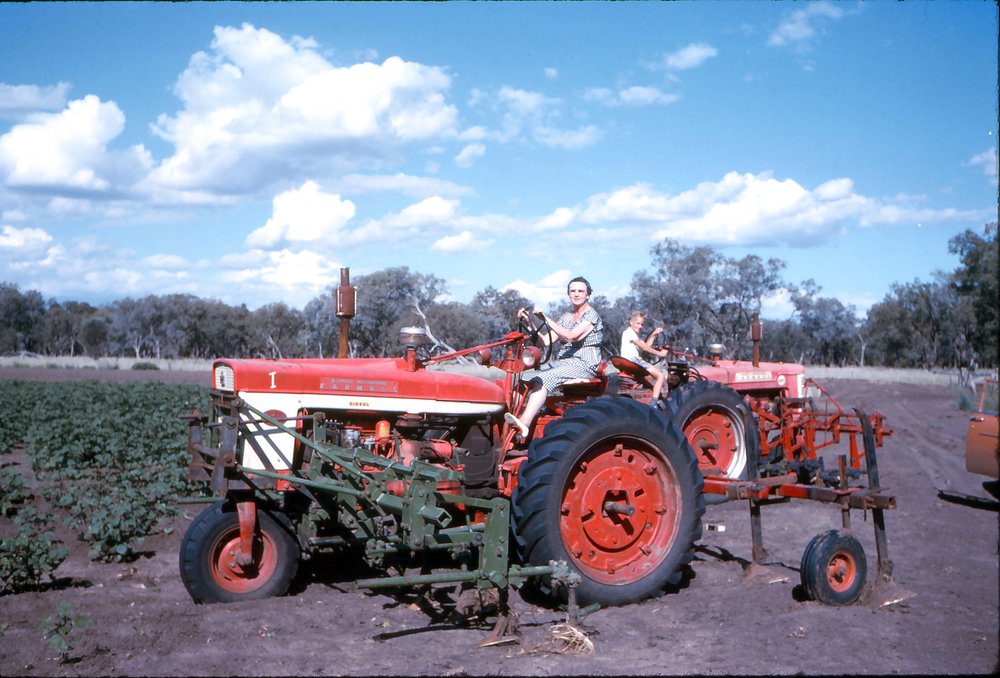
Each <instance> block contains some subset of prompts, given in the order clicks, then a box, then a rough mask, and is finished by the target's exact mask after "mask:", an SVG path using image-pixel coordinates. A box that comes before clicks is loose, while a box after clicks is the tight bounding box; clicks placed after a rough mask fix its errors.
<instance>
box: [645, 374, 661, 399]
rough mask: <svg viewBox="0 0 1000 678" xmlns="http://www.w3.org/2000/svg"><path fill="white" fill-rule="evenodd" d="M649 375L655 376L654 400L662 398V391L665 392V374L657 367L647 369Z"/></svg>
mask: <svg viewBox="0 0 1000 678" xmlns="http://www.w3.org/2000/svg"><path fill="white" fill-rule="evenodd" d="M647 369H648V370H649V373H650V374H651V375H653V378H654V379H655V380H656V382H655V383H654V384H653V400H656V399H657V398H659V397H660V391H661V390H663V378H664V377H663V372H661V371H660V370H658V369H656V368H655V367H650V368H647Z"/></svg>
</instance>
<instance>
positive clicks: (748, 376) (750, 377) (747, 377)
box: [736, 371, 771, 382]
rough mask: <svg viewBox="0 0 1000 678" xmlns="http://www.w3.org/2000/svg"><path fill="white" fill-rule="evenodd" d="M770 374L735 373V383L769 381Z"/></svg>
mask: <svg viewBox="0 0 1000 678" xmlns="http://www.w3.org/2000/svg"><path fill="white" fill-rule="evenodd" d="M770 380H771V373H770V372H769V371H768V372H737V373H736V381H737V382H744V381H770Z"/></svg>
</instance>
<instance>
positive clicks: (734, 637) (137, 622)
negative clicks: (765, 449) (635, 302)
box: [0, 370, 1000, 676]
mask: <svg viewBox="0 0 1000 678" xmlns="http://www.w3.org/2000/svg"><path fill="white" fill-rule="evenodd" d="M46 373H61V374H62V378H66V375H67V374H68V375H69V376H70V377H72V376H74V375H72V374H71V373H68V372H62V371H59V370H41V371H37V372H35V371H33V372H32V376H39V375H40V376H41V377H42V378H45V377H46V376H50V377H51V378H57V377H55V376H54V374H52V375H48V374H46ZM136 374H137V373H134V372H127V371H118V372H108V373H106V374H104V375H97V374H96V373H91V374H90V375H88V376H87V377H86V378H119V379H127V378H138V377H136ZM138 376H139V377H141V378H147V379H148V378H154V379H155V378H159V379H164V380H167V379H170V380H175V379H180V380H192V381H193V383H204V382H205V375H203V374H195V375H187V377H186V378H182V377H178V373H156V372H146V373H138ZM0 378H5V379H12V378H27V375H26V373H25V372H24V370H2V371H0ZM824 386H825V387H827V389H828V390H829V391H830V392H831V393H832V395H833V396H834V397H835V398H837V399H838V400H839V401H840V402H841V403H842V404H843V405H845V406H846V407H854V406H860V407H862V408H864V409H865V410H866V411H869V412H871V411H874V410H879V411H881V412H882V413H883V414H885V415H886V416H887V418H888V422H889V425H890V426H891V427H892V428H893V429H894V431H895V434H894V435H893V436H892V437H890V438H888V439H887V441H886V445H885V447H884V448H882V450H880V454H879V462H880V470H881V475H882V484H883V485H884V486H886V487H887V488H889V489H890V491H891V492H893V493H894V494H895V495H896V497H897V503H898V508H896V509H894V510H890V511H888V512H887V514H886V524H887V529H888V540H889V556H890V558H891V559H892V561H893V563H894V573H893V581H892V583H891V584H888V585H881V586H872V584H873V583H874V582H875V580H876V579H877V577H876V575H875V572H876V561H875V544H874V539H873V535H872V529H871V527H872V524H871V516H870V515H869V516H866V515H865V514H862V513H860V512H857V511H855V512H853V514H852V519H853V523H852V526H853V528H854V531H855V533H856V534H857V536H858V537H859V538H860V539H861V541H862V543H863V544H864V547H865V550H866V552H867V554H868V569H869V577H868V580H869V584H870V586H869V589H868V590H867V591H866V594H865V596H864V597H863V598H862V601H861V602H859V603H858V604H855V605H852V606H849V607H839V608H837V607H826V606H823V605H821V604H819V603H815V602H812V601H805V602H803V601H801V600H800V598H801V596H800V595H799V586H798V584H799V571H798V570H799V559H800V557H801V554H802V551H803V549H804V548H805V546H806V544H807V543H808V541H809V539H810V538H811V537H812V536H813V535H815V534H817V533H819V532H821V531H824V530H827V529H830V528H836V527H839V525H840V514H839V511H838V510H837V509H835V508H833V507H831V506H829V505H823V504H816V503H811V502H792V503H788V504H781V505H774V506H765V507H764V508H763V518H764V522H763V532H764V543H765V546H766V547H767V549H768V553H769V555H768V558H767V565H766V566H765V567H763V568H756V567H748V565H749V560H750V557H751V541H750V529H749V514H748V511H747V506H746V504H745V502H730V503H728V504H723V505H720V506H714V507H709V509H708V511H707V512H706V515H705V521H706V523H711V524H713V525H716V526H718V525H724V526H725V530H724V531H706V532H705V534H704V537H703V539H702V542H701V544H700V546H699V548H698V551H697V557H696V559H695V561H694V562H693V563H692V567H691V570H690V573H689V576H688V578H687V579H686V581H685V583H684V585H683V586H682V588H681V589H680V590H679V591H676V592H671V593H668V594H667V595H665V596H663V597H662V598H659V599H656V600H649V601H646V602H644V603H642V604H638V605H631V606H627V607H621V608H612V609H605V610H600V611H598V612H596V613H595V614H593V615H591V616H589V617H587V618H586V620H585V622H584V623H585V626H586V627H587V629H588V630H589V631H590V639H591V640H592V641H593V643H594V648H595V649H594V652H593V654H589V655H579V654H563V653H557V652H552V651H550V650H551V646H550V645H549V641H550V639H551V638H552V633H551V631H552V628H553V625H554V624H556V623H557V622H560V621H563V619H564V617H563V615H562V614H561V613H559V612H557V611H553V610H549V609H545V608H540V607H536V606H535V605H533V604H531V603H529V602H526V601H525V600H524V599H522V598H521V597H520V596H518V595H517V594H514V595H513V596H512V600H513V603H514V607H515V610H516V611H517V612H518V614H519V616H520V621H521V624H522V632H521V640H520V643H519V644H516V645H500V646H493V647H485V648H480V647H478V645H479V644H480V643H481V642H482V641H483V640H484V639H485V637H486V634H487V632H488V631H489V627H488V626H472V627H461V626H454V625H450V624H448V623H446V622H442V621H440V620H437V619H433V618H431V617H429V616H428V615H427V614H425V613H424V612H422V611H421V610H420V608H419V606H417V605H416V604H414V601H413V598H412V597H398V596H391V595H386V594H383V593H371V592H367V591H365V590H359V589H356V588H355V587H354V586H353V585H352V583H351V581H352V576H353V574H352V571H351V569H350V565H348V564H346V563H338V562H336V561H334V562H329V561H328V562H326V563H324V564H323V566H322V567H311V568H310V567H307V568H305V573H304V575H303V576H301V577H300V581H298V583H297V584H296V586H295V588H294V590H293V592H292V594H291V595H289V596H286V597H284V598H280V599H272V600H267V601H263V602H252V603H239V604H232V605H204V606H196V605H194V604H192V602H191V600H190V598H189V597H188V595H187V593H186V591H185V589H184V586H183V584H182V583H181V580H180V577H179V575H178V571H177V553H178V545H179V543H180V541H181V537H182V535H183V531H184V530H185V529H186V526H187V524H188V523H189V522H190V520H191V518H193V517H194V515H195V514H196V513H197V511H198V510H199V509H198V507H193V508H191V509H190V511H189V512H188V515H187V516H185V518H183V519H177V520H176V521H174V522H173V524H171V525H168V526H164V528H165V529H164V531H163V532H162V533H160V534H158V535H155V536H153V537H151V538H148V539H147V540H146V541H145V542H144V544H143V546H142V548H143V549H145V553H144V555H143V557H141V558H140V559H139V560H137V561H136V562H133V563H128V564H112V565H101V564H96V563H92V562H90V561H89V560H88V559H87V557H86V549H85V548H79V547H77V548H74V551H73V555H72V556H71V557H70V558H69V559H68V560H67V561H66V562H65V563H63V565H62V566H60V568H59V569H58V570H57V572H56V575H57V576H58V577H59V580H60V585H59V586H56V587H52V588H50V589H48V590H45V591H42V592H31V593H22V594H19V595H11V596H5V597H2V598H0V674H2V675H4V676H15V675H26V676H38V675H54V676H76V675H79V676H97V675H126V676H144V675H169V676H189V675H193V676H229V675H296V676H305V675H445V676H460V675H621V674H632V675H636V674H645V675H663V674H698V675H706V674H718V675H731V674H742V675H761V674H796V673H800V674H807V675H818V674H833V675H851V674H877V675H885V674H912V675H924V674H989V673H994V672H996V671H997V670H998V668H1000V666H998V606H1000V594H998V591H1000V584H998V558H997V555H998V552H997V539H998V515H1000V514H998V513H997V512H996V510H995V508H990V507H989V503H988V501H987V500H988V499H989V495H988V494H987V493H986V492H985V491H984V489H983V487H982V485H981V483H982V481H983V480H984V479H983V478H980V477H977V476H972V475H969V474H967V473H966V472H965V468H964V462H963V446H964V439H965V426H966V422H967V420H968V415H967V414H966V413H964V412H962V411H960V410H959V409H958V408H957V398H956V392H955V390H954V389H953V388H945V387H935V386H915V385H908V384H870V383H866V382H862V381H848V380H838V381H826V382H824ZM962 494H967V495H973V496H975V497H980V498H982V500H983V501H982V502H981V503H980V502H975V501H966V502H960V501H957V500H956V497H959V496H961V495H962ZM67 601H68V602H72V603H74V605H75V606H76V614H77V615H79V616H86V617H89V618H90V619H91V620H92V621H93V625H92V626H91V627H90V628H89V629H87V630H86V631H83V632H81V634H80V636H79V640H78V641H77V644H76V647H75V648H74V650H73V652H72V653H71V658H70V661H69V662H67V663H59V662H58V661H56V660H55V659H53V658H52V657H53V656H54V652H53V650H52V649H50V648H49V646H48V644H47V643H46V641H45V640H43V638H42V634H41V632H40V630H39V628H38V625H39V622H40V621H41V619H42V618H44V617H45V616H47V615H50V614H52V613H53V612H54V611H55V610H56V608H57V607H58V606H59V605H60V604H61V603H64V602H67Z"/></svg>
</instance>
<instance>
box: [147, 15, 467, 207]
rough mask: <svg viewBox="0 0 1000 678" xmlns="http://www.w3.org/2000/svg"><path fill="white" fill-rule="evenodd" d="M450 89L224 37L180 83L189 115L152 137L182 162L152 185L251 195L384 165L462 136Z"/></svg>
mask: <svg viewBox="0 0 1000 678" xmlns="http://www.w3.org/2000/svg"><path fill="white" fill-rule="evenodd" d="M449 86H450V77H449V76H448V74H447V73H446V72H445V71H444V70H442V69H440V68H437V67H432V66H424V65H422V64H418V63H411V62H407V61H404V60H402V59H400V58H398V57H390V58H388V59H386V60H385V61H384V62H382V63H381V64H375V63H367V62H366V63H359V64H354V65H352V66H348V67H343V68H342V67H336V66H333V65H331V64H330V63H328V62H327V61H326V60H325V59H324V58H323V57H322V56H321V55H320V54H319V52H318V49H317V45H316V43H315V42H314V41H312V40H308V39H303V38H297V37H296V38H292V39H290V40H287V41H286V40H283V39H282V38H281V37H279V36H277V35H275V34H274V33H271V32H270V31H267V30H265V29H257V28H255V27H253V26H251V25H249V24H244V25H243V26H242V27H240V28H221V27H220V28H216V30H215V40H214V41H213V42H212V46H211V51H210V53H205V52H199V53H197V54H195V55H194V56H193V57H192V58H191V60H190V62H189V64H188V67H187V69H186V70H185V71H184V73H182V74H181V76H180V77H179V78H178V81H177V84H176V86H175V92H176V93H177V95H178V96H179V97H180V99H181V101H182V102H183V104H184V108H183V110H181V111H179V112H178V113H177V114H175V115H173V116H167V115H162V116H160V117H159V119H158V121H157V123H156V125H155V126H154V127H153V131H154V132H155V133H156V134H158V135H159V136H160V137H162V138H163V139H165V140H166V141H168V142H170V143H172V144H174V146H175V152H174V154H173V156H172V157H170V158H167V159H166V160H164V161H163V162H162V163H161V165H160V166H159V167H158V168H157V169H156V171H155V173H154V174H153V177H152V182H153V184H154V185H158V186H160V187H163V188H172V189H190V188H192V187H209V188H211V189H214V190H225V191H229V192H249V191H253V190H256V189H258V188H260V187H261V185H262V184H264V183H266V181H267V178H268V177H270V176H282V177H284V178H286V179H287V178H289V175H294V174H295V173H296V172H297V171H298V172H300V173H304V172H308V171H309V170H310V168H312V167H316V166H322V167H325V168H327V171H329V168H330V167H331V165H332V166H333V167H339V168H340V169H345V168H355V167H360V166H365V165H366V164H370V163H379V162H381V161H382V160H383V159H384V158H385V157H387V156H391V155H392V154H393V153H395V152H397V151H398V150H399V149H401V148H402V147H403V146H404V145H405V144H407V143H408V142H411V141H415V140H427V139H433V138H437V137H442V138H448V137H453V136H454V135H455V134H456V133H457V131H456V130H455V129H454V125H455V122H456V117H457V113H456V109H455V107H454V106H452V105H450V104H449V103H447V101H446V99H445V93H446V91H447V89H448V87H449ZM300 178H301V177H300Z"/></svg>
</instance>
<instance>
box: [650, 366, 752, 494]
mask: <svg viewBox="0 0 1000 678" xmlns="http://www.w3.org/2000/svg"><path fill="white" fill-rule="evenodd" d="M662 406H663V407H664V408H665V409H666V410H667V411H668V413H669V416H670V417H671V418H672V419H673V420H674V423H676V424H677V426H678V427H680V429H681V430H682V431H683V432H684V435H685V437H686V438H687V439H688V442H689V443H691V448H692V449H693V450H694V453H695V455H696V456H697V459H698V468H700V469H701V472H702V473H703V474H704V475H705V476H707V477H711V476H713V475H721V476H722V477H724V478H731V479H734V480H747V479H749V477H750V468H751V467H750V464H751V460H753V463H756V461H757V460H758V459H759V457H760V434H759V432H758V429H757V418H756V417H755V416H754V415H753V412H751V411H750V406H749V405H747V403H746V401H744V399H743V396H741V395H740V394H739V393H737V392H736V391H734V390H733V389H731V388H729V387H728V386H725V385H723V384H720V383H718V382H715V381H694V382H691V383H689V384H687V385H685V386H683V387H681V388H679V389H677V390H675V391H672V392H671V393H670V394H669V395H668V396H667V398H666V400H665V401H663V403H662ZM713 500H714V501H715V502H718V501H720V500H722V501H724V498H723V497H721V496H719V495H712V496H711V497H710V498H709V501H710V502H712V501H713Z"/></svg>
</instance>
